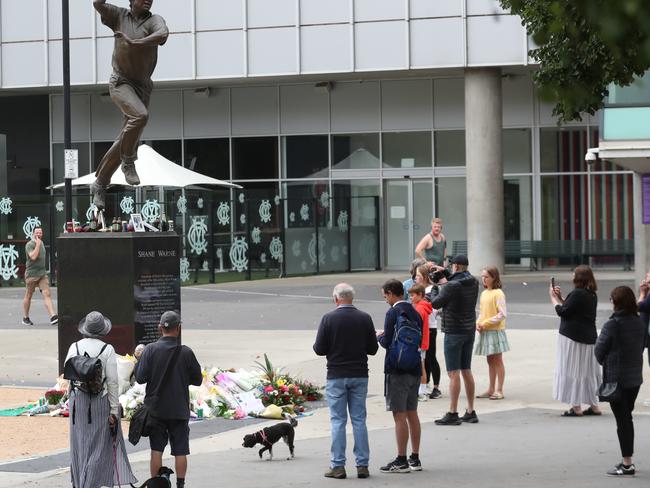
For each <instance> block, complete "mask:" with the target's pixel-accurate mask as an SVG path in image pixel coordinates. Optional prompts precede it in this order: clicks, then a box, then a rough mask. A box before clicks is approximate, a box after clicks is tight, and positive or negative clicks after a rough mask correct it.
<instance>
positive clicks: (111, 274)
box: [57, 232, 181, 371]
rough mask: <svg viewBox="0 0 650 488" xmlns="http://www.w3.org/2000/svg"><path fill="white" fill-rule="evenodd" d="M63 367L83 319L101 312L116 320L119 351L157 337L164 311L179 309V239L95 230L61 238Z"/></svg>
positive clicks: (115, 343)
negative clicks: (90, 313)
mask: <svg viewBox="0 0 650 488" xmlns="http://www.w3.org/2000/svg"><path fill="white" fill-rule="evenodd" d="M57 257H58V269H57V273H58V280H57V281H58V290H57V292H58V311H59V371H62V370H63V361H64V359H65V357H66V354H67V352H68V348H69V347H70V345H71V344H72V343H73V342H75V341H77V340H79V339H80V338H81V335H80V334H79V332H78V331H77V325H78V324H79V321H80V320H81V319H82V318H83V317H85V316H86V314H87V313H88V312H91V311H93V310H97V311H99V312H101V313H102V314H104V315H105V316H106V317H108V318H109V319H110V320H111V321H112V322H113V329H112V330H111V333H110V334H109V335H108V336H107V337H106V342H108V343H109V344H112V345H113V347H115V350H116V351H117V353H118V354H122V355H123V354H127V353H130V354H131V353H133V350H134V349H135V346H136V345H137V344H140V343H145V344H148V343H150V342H154V341H156V340H157V339H158V337H159V336H158V330H157V326H158V320H159V319H160V316H161V315H162V313H163V312H165V311H166V310H176V311H177V312H179V313H180V311H181V298H180V297H181V295H180V237H179V236H178V235H176V233H174V232H156V233H154V232H147V233H135V232H114V233H108V232H107V233H104V232H93V233H71V234H63V235H61V236H60V237H59V238H57Z"/></svg>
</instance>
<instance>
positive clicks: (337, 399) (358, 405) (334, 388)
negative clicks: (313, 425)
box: [325, 378, 370, 468]
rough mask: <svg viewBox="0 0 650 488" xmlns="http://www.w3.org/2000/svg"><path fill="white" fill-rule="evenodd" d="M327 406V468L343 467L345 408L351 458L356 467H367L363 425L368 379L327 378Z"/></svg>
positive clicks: (366, 444) (366, 446)
mask: <svg viewBox="0 0 650 488" xmlns="http://www.w3.org/2000/svg"><path fill="white" fill-rule="evenodd" d="M325 391H326V394H327V405H328V406H329V409H330V424H331V426H332V449H331V456H332V459H331V467H332V468H336V467H338V466H345V447H346V437H345V426H346V424H347V421H348V410H349V411H350V420H351V421H352V432H353V434H354V457H355V459H356V463H357V464H356V465H357V466H366V467H367V466H368V461H369V458H370V446H369V445H368V429H367V428H366V396H367V395H368V378H335V379H329V380H327V388H326V390H325Z"/></svg>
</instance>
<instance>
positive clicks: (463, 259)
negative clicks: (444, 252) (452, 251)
mask: <svg viewBox="0 0 650 488" xmlns="http://www.w3.org/2000/svg"><path fill="white" fill-rule="evenodd" d="M449 262H450V263H451V264H460V265H461V266H469V260H468V259H467V256H465V255H464V254H458V255H456V256H454V257H453V258H451V261H449Z"/></svg>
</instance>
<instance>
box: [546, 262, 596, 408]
mask: <svg viewBox="0 0 650 488" xmlns="http://www.w3.org/2000/svg"><path fill="white" fill-rule="evenodd" d="M573 284H574V286H575V288H574V289H573V291H572V292H571V293H569V294H568V295H567V297H566V298H563V297H562V292H561V290H560V287H559V286H556V287H555V288H553V287H551V288H550V289H549V294H550V297H551V302H552V303H553V305H555V312H556V313H557V314H558V315H559V316H560V331H559V332H560V334H559V336H558V342H557V356H556V357H557V364H556V369H555V376H554V381H553V398H554V399H556V400H559V401H561V402H563V403H568V404H569V405H570V406H571V408H569V409H568V410H566V411H565V412H564V413H563V414H562V416H563V417H580V416H582V415H601V414H602V412H601V410H600V408H599V407H598V387H599V386H600V383H601V373H600V366H599V365H598V362H597V361H596V358H595V357H594V344H595V343H596V308H597V305H598V297H597V296H596V290H597V289H598V286H597V285H596V279H595V278H594V273H593V272H592V271H591V268H590V267H589V266H578V267H577V268H576V269H575V271H574V273H573ZM583 404H586V405H589V408H587V409H586V410H584V411H583V410H582V405H583Z"/></svg>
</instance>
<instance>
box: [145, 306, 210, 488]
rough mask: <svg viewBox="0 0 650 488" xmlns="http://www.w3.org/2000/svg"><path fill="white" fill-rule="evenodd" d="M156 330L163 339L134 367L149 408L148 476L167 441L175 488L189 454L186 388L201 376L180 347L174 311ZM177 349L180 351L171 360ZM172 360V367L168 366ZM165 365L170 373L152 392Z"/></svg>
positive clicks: (180, 483)
mask: <svg viewBox="0 0 650 488" xmlns="http://www.w3.org/2000/svg"><path fill="white" fill-rule="evenodd" d="M158 330H159V331H160V333H161V334H162V337H161V338H160V339H158V341H157V342H154V343H153V344H149V345H148V346H147V347H145V349H144V351H143V352H142V356H140V360H139V361H138V364H137V365H136V367H135V379H136V381H137V382H138V383H141V384H143V383H146V384H147V391H146V395H145V398H144V403H145V405H147V406H148V407H149V408H150V409H151V416H150V421H151V422H152V427H150V428H149V430H150V434H149V445H150V446H151V462H150V470H151V477H154V476H158V470H159V469H160V467H161V466H162V455H163V451H164V450H165V446H166V445H167V441H168V440H169V442H170V444H171V454H172V456H174V458H175V468H176V486H177V488H182V487H184V486H185V474H186V473H187V455H188V454H189V453H190V427H189V418H190V406H189V405H190V393H189V385H194V386H200V385H201V383H202V381H203V375H202V374H201V365H199V363H198V361H197V360H196V357H195V356H194V352H192V350H191V349H190V348H189V347H187V346H181V345H180V344H179V340H178V338H179V336H180V332H181V318H180V316H179V315H178V314H177V313H176V312H172V311H169V312H165V313H164V314H162V317H160V325H159V326H158ZM177 348H179V350H178V352H177V353H176V356H175V357H173V355H174V352H175V351H176V349H177ZM172 360H174V364H171V363H170V361H172ZM168 364H169V367H170V371H169V373H168V377H167V381H166V382H165V383H164V384H161V385H160V387H159V388H158V391H154V390H156V388H157V386H158V384H160V383H161V380H162V378H163V376H164V375H165V370H166V369H167V365H168ZM154 395H155V396H154ZM147 426H148V427H149V423H147Z"/></svg>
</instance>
